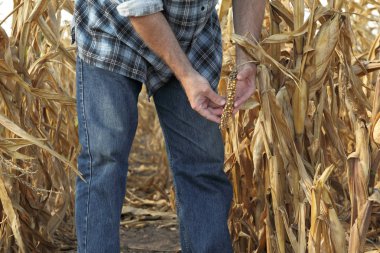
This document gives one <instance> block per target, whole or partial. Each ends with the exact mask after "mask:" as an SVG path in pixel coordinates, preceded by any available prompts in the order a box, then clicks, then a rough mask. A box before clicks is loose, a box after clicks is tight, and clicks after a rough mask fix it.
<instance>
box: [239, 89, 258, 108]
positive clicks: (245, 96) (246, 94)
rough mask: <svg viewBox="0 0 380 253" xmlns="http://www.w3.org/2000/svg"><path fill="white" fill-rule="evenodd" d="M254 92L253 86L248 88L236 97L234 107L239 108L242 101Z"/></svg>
mask: <svg viewBox="0 0 380 253" xmlns="http://www.w3.org/2000/svg"><path fill="white" fill-rule="evenodd" d="M253 92H254V88H250V89H249V90H248V91H247V92H246V93H244V94H243V96H241V97H238V98H237V99H236V101H235V103H234V108H238V109H239V108H240V106H241V105H243V104H244V102H245V101H246V100H247V99H248V98H249V97H251V96H252V94H253Z"/></svg>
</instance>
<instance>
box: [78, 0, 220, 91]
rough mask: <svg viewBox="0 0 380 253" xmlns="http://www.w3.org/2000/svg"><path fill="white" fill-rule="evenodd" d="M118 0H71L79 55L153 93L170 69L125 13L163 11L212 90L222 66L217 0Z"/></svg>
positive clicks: (163, 81) (168, 74) (130, 14)
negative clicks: (138, 32) (137, 82)
mask: <svg viewBox="0 0 380 253" xmlns="http://www.w3.org/2000/svg"><path fill="white" fill-rule="evenodd" d="M117 1H118V0H75V12H74V17H73V23H72V30H71V32H72V34H71V35H72V44H73V43H74V42H76V44H77V53H78V56H79V57H80V58H81V59H83V60H84V61H85V62H87V63H89V64H92V65H95V66H98V67H101V68H104V69H107V70H110V71H113V72H116V73H119V74H122V75H125V76H127V77H130V78H132V79H135V80H138V81H140V82H142V83H145V85H146V87H147V90H148V95H149V96H151V95H152V94H153V93H154V92H155V91H156V90H157V89H158V88H159V87H161V86H162V85H164V84H165V82H167V81H168V80H169V78H170V77H171V76H172V74H173V73H172V71H171V69H170V68H169V67H168V66H167V65H166V64H165V63H164V62H163V61H162V60H161V59H160V58H159V57H158V56H157V55H156V54H154V53H153V52H152V51H151V50H149V48H148V47H147V46H146V45H145V44H144V42H143V41H142V40H141V39H140V38H139V36H138V35H137V33H136V32H135V31H134V29H133V27H132V25H131V23H130V21H129V18H128V16H143V15H148V14H152V13H155V12H159V11H162V13H163V15H164V16H165V17H166V19H167V21H168V23H169V25H170V26H171V28H172V30H173V32H174V34H175V36H176V38H177V40H178V42H179V44H180V46H181V48H182V49H183V51H184V52H185V53H186V55H187V57H188V58H189V60H190V62H191V63H192V65H193V67H194V69H195V70H197V71H198V72H199V73H200V74H201V75H202V76H204V77H205V78H206V79H207V80H208V81H209V82H210V85H211V86H212V87H213V88H216V86H217V84H218V82H219V78H220V70H221V65H222V43H221V32H220V27H219V20H218V17H217V13H216V11H215V5H216V3H217V2H218V0H198V1H195V0H124V1H123V0H119V1H123V2H117ZM163 46H165V45H163ZM168 50H170V48H168Z"/></svg>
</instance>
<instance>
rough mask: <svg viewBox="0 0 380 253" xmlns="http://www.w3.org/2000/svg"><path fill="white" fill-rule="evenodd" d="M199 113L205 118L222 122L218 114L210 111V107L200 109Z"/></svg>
mask: <svg viewBox="0 0 380 253" xmlns="http://www.w3.org/2000/svg"><path fill="white" fill-rule="evenodd" d="M198 113H199V114H200V115H202V116H203V117H204V118H206V119H208V120H210V121H213V122H215V123H218V124H220V116H217V115H215V114H212V113H211V111H209V110H208V109H203V108H202V109H201V110H199V111H198Z"/></svg>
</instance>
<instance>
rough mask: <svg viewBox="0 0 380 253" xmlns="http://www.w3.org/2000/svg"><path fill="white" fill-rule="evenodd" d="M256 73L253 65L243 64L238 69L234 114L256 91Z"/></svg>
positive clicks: (255, 67)
mask: <svg viewBox="0 0 380 253" xmlns="http://www.w3.org/2000/svg"><path fill="white" fill-rule="evenodd" d="M256 71H257V66H256V64H254V63H247V64H244V65H242V66H241V67H240V69H238V75H237V79H236V97H235V103H234V111H233V113H234V114H235V113H236V112H237V111H238V110H239V109H240V107H241V106H242V105H243V104H244V102H245V101H247V99H248V98H250V97H251V96H252V94H253V92H254V91H255V90H256Z"/></svg>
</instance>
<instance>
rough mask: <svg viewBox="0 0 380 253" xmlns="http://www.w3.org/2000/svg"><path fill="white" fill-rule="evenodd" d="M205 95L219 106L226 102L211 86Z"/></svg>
mask: <svg viewBox="0 0 380 253" xmlns="http://www.w3.org/2000/svg"><path fill="white" fill-rule="evenodd" d="M206 96H207V98H208V99H210V100H211V102H213V103H214V104H217V105H219V106H223V105H224V104H225V103H226V100H225V99H224V98H223V97H222V96H220V95H218V94H217V93H216V92H215V91H213V90H212V89H211V88H209V89H208V90H207V93H206Z"/></svg>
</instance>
